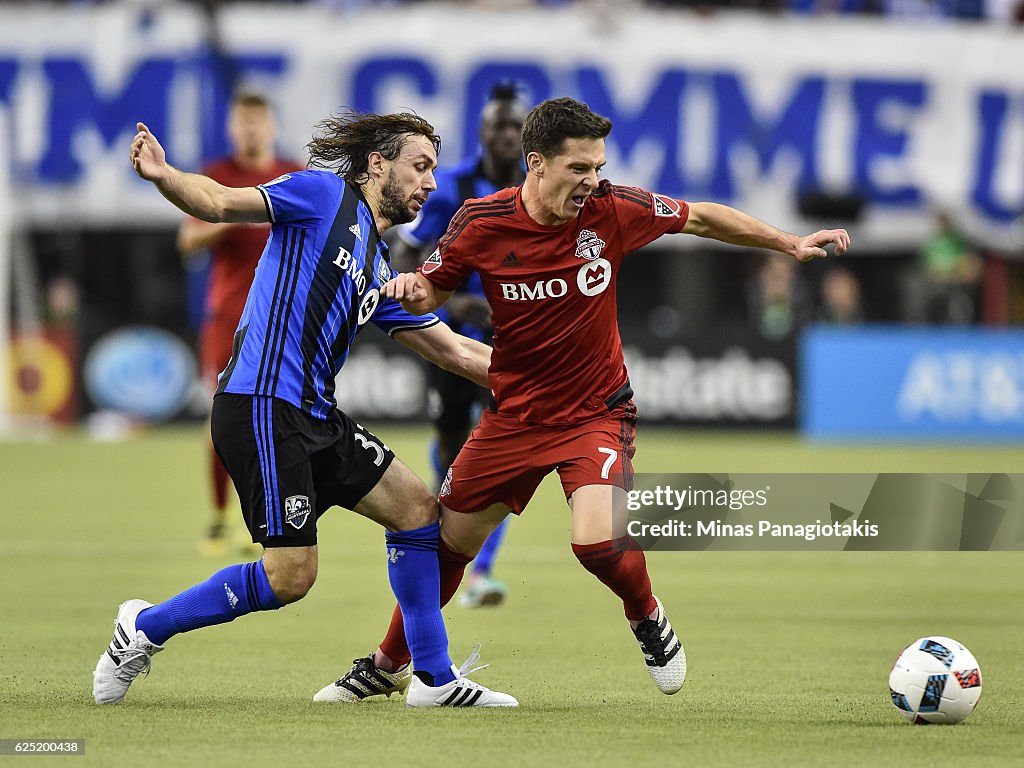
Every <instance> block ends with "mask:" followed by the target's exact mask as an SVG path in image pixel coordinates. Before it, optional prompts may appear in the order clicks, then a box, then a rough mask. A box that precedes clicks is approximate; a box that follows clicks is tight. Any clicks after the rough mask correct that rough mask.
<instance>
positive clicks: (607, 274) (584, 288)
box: [498, 259, 612, 301]
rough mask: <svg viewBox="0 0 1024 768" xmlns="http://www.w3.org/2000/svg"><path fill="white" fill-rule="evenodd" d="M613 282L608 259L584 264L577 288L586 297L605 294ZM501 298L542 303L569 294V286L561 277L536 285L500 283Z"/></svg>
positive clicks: (578, 275)
mask: <svg viewBox="0 0 1024 768" xmlns="http://www.w3.org/2000/svg"><path fill="white" fill-rule="evenodd" d="M611 282H612V265H611V262H609V261H608V260H607V259H597V260H595V261H588V262H586V263H585V264H583V265H582V266H581V267H580V269H579V271H578V272H577V273H576V287H577V288H579V290H580V293H582V294H583V295H584V296H597V295H598V294H600V293H604V291H605V289H606V288H607V287H608V286H609V285H611ZM498 285H500V286H501V296H502V298H503V299H507V300H508V301H540V300H542V299H560V298H562V297H563V296H565V295H566V294H567V293H569V286H568V284H567V283H566V282H565V280H563V279H562V278H560V277H556V278H554V279H552V280H538V281H537V282H535V283H498Z"/></svg>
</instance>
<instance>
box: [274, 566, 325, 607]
mask: <svg viewBox="0 0 1024 768" xmlns="http://www.w3.org/2000/svg"><path fill="white" fill-rule="evenodd" d="M267 579H268V581H269V582H270V588H271V589H272V590H274V594H275V595H277V599H278V600H280V601H281V602H282V603H284V604H286V605H287V604H288V603H294V602H296V601H297V600H301V599H302V598H304V597H305V596H306V594H307V593H308V592H309V590H310V589H312V588H313V584H314V583H315V582H316V562H305V563H300V564H295V565H292V566H291V567H289V568H282V569H273V570H270V569H268V571H267Z"/></svg>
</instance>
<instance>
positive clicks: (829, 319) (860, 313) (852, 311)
mask: <svg viewBox="0 0 1024 768" xmlns="http://www.w3.org/2000/svg"><path fill="white" fill-rule="evenodd" d="M818 320H819V321H821V322H823V323H831V324H833V325H858V324H860V323H863V322H864V308H863V306H862V305H861V291H860V281H859V280H858V279H857V277H856V276H855V275H854V274H853V272H851V271H850V270H849V269H847V268H846V267H839V266H833V267H832V268H831V269H829V270H828V272H826V273H825V276H824V277H823V278H822V280H821V308H820V309H819V311H818Z"/></svg>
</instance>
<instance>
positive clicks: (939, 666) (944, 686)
mask: <svg viewBox="0 0 1024 768" xmlns="http://www.w3.org/2000/svg"><path fill="white" fill-rule="evenodd" d="M889 692H890V693H891V694H892V703H893V704H895V705H896V709H898V710H899V711H900V714H901V715H903V717H905V718H906V719H907V720H910V721H911V722H913V723H919V724H922V725H923V724H926V723H946V724H950V723H959V722H960V721H961V720H963V719H964V718H966V717H967V716H968V715H969V714H971V712H973V711H974V707H975V706H976V705H977V703H978V699H979V698H981V667H979V666H978V660H977V659H975V658H974V654H972V653H971V652H970V651H968V650H967V649H966V648H964V646H962V645H961V644H960V643H958V642H957V641H956V640H953V639H952V638H949V637H938V636H936V637H922V638H921V639H920V640H915V641H914V642H912V643H911V644H910V645H908V646H907V647H906V648H905V649H904V650H903V652H902V653H901V654H900V655H899V658H897V659H896V663H895V664H893V665H892V672H890V673H889Z"/></svg>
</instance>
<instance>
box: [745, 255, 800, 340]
mask: <svg viewBox="0 0 1024 768" xmlns="http://www.w3.org/2000/svg"><path fill="white" fill-rule="evenodd" d="M796 267H797V263H796V261H794V260H793V257H792V256H787V255H785V254H781V253H773V254H770V255H768V256H766V257H765V259H764V261H763V262H762V263H761V267H760V269H759V270H758V271H757V273H756V274H755V275H754V278H753V280H751V282H750V284H749V286H748V288H747V316H748V318H749V321H750V324H751V325H752V326H753V327H754V328H756V329H757V330H758V332H759V333H760V334H761V335H762V336H763V337H764V338H766V339H772V340H777V339H784V338H786V337H787V336H789V335H790V334H792V333H793V332H794V331H796V330H797V329H799V328H801V327H802V326H803V325H805V324H806V323H807V322H808V321H810V320H811V318H812V317H813V309H812V301H811V296H810V294H809V292H808V290H807V286H806V284H805V283H804V282H803V279H802V278H801V277H800V276H799V275H798V274H797V272H796Z"/></svg>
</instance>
